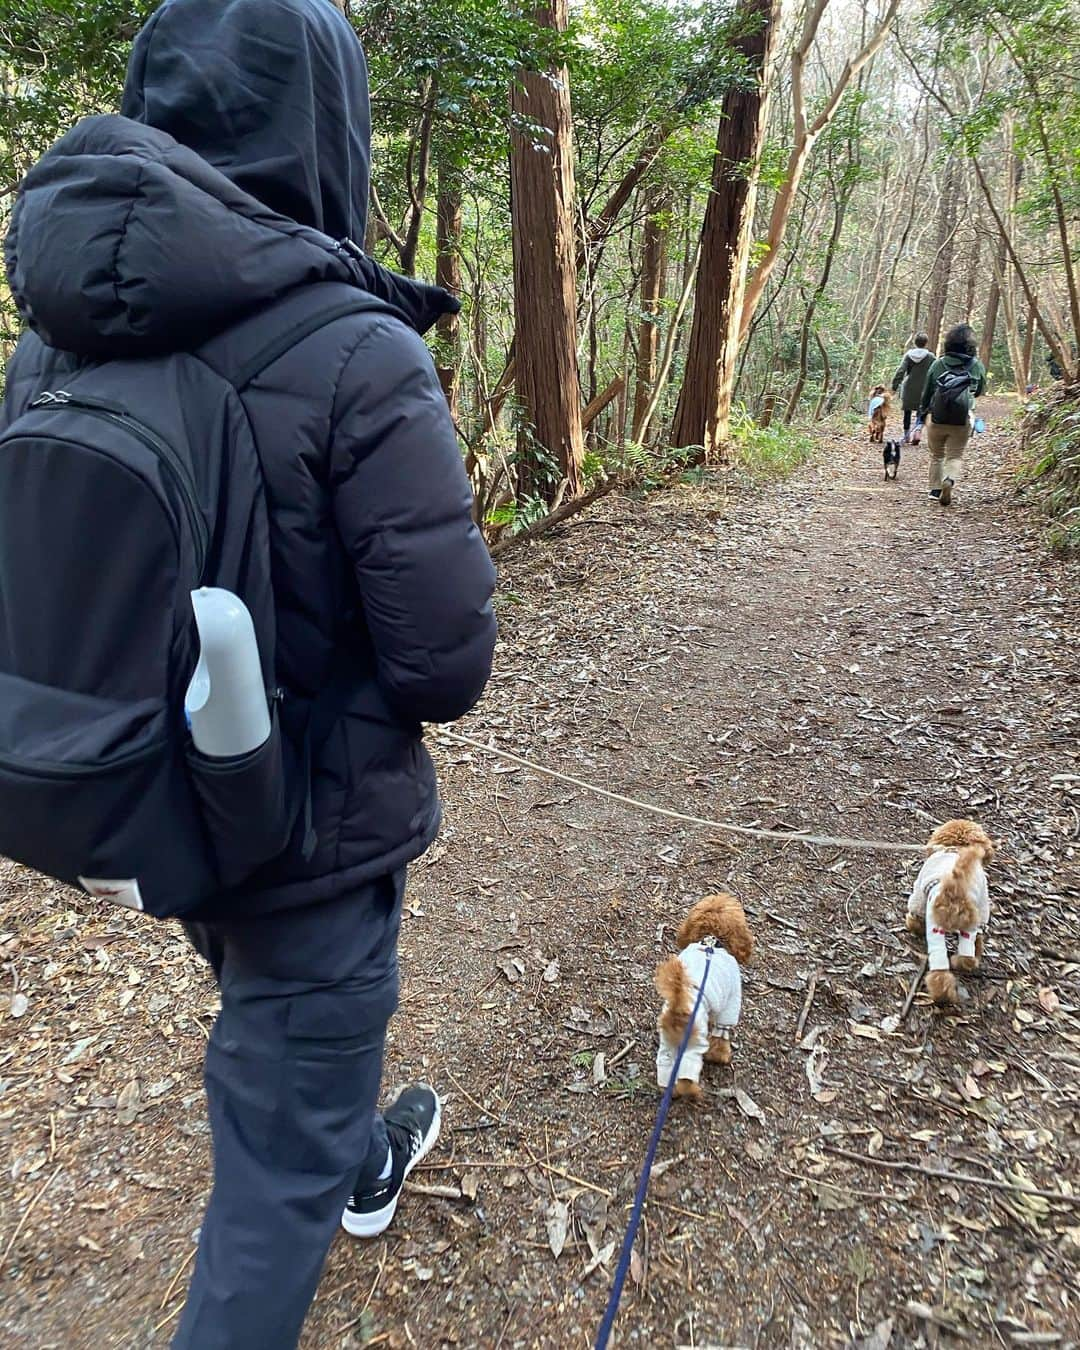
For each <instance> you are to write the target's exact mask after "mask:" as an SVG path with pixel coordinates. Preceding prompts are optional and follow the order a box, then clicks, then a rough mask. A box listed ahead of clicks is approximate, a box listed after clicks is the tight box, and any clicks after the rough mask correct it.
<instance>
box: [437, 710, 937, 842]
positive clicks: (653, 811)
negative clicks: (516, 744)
mask: <svg viewBox="0 0 1080 1350" xmlns="http://www.w3.org/2000/svg"><path fill="white" fill-rule="evenodd" d="M435 734H436V737H437V739H439V740H441V741H453V742H454V743H455V744H457V745H467V746H468V747H469V748H470V749H472V750H479V751H480V752H481V754H484V755H492V756H494V757H495V758H496V759H505V760H508V761H509V762H510V763H511V764H520V765H521V767H522V768H523V769H531V770H532V771H533V773H541V774H544V775H545V776H546V777H547V778H557V779H558V780H559V782H561V783H569V784H570V785H571V786H572V787H576V788H581V790H582V791H583V792H591V793H592V794H593V796H595V797H606V798H607V800H608V801H612V802H620V803H621V804H622V805H623V806H632V807H633V808H634V809H635V810H637V811H646V812H648V813H649V814H650V815H654V816H664V817H665V818H666V819H668V820H678V821H681V822H682V823H683V824H685V825H704V826H706V827H707V828H709V829H711V830H723V831H724V832H725V833H727V834H742V835H746V836H748V837H749V838H751V839H775V840H777V841H779V842H780V843H783V844H811V845H814V846H816V847H819V848H843V849H865V850H868V851H870V852H873V853H925V852H926V846H925V844H893V843H890V842H889V841H888V840H885V839H845V838H844V837H843V836H834V835H829V834H805V833H803V831H801V830H759V829H754V828H753V827H752V826H750V825H729V824H725V822H724V821H721V820H706V819H705V818H704V817H703V816H688V815H684V814H683V812H681V811H671V810H669V809H668V808H667V807H666V806H656V805H654V804H653V803H652V802H643V801H639V800H638V799H637V798H636V797H625V796H624V795H623V794H622V793H621V792H610V791H609V790H608V789H607V788H602V787H597V785H596V784H595V783H587V782H586V781H585V780H584V779H583V778H574V777H572V776H571V775H570V774H568V773H560V772H559V771H558V769H547V768H545V767H544V765H543V764H536V763H534V762H533V761H532V760H531V759H526V758H525V757H524V755H516V754H514V752H513V751H512V750H503V749H502V748H501V747H500V746H497V745H488V744H486V743H485V742H484V741H477V740H474V739H473V738H472V737H471V736H462V735H461V734H460V732H457V731H445V730H443V729H441V728H440V729H439V730H438V731H437V732H436V733H435Z"/></svg>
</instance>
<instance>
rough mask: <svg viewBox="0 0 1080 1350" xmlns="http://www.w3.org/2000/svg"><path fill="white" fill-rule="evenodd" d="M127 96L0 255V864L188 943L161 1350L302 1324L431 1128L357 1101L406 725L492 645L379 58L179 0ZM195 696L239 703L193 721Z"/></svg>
mask: <svg viewBox="0 0 1080 1350" xmlns="http://www.w3.org/2000/svg"><path fill="white" fill-rule="evenodd" d="M122 113H123V115H122V116H100V117H91V118H88V119H86V120H85V121H83V122H80V123H79V124H78V125H77V126H76V127H75V128H74V129H73V130H71V131H70V132H68V134H67V135H66V136H64V137H63V138H62V139H61V140H60V142H59V143H58V144H57V145H56V146H55V147H54V148H53V149H52V150H51V151H49V152H48V153H47V154H46V155H45V156H44V157H43V158H42V160H41V161H40V162H39V163H38V164H37V165H35V167H34V168H32V169H31V170H30V172H29V174H28V175H27V177H26V179H25V180H24V182H23V184H22V185H21V187H20V190H19V193H18V196H17V198H16V201H15V203H14V207H13V210H12V214H11V226H10V230H9V232H8V235H7V239H6V243H5V262H6V266H7V274H8V278H9V281H10V286H11V293H12V296H13V297H14V300H15V303H16V304H17V305H18V308H19V310H20V313H21V315H22V318H23V320H24V322H25V325H26V329H27V331H26V332H25V333H24V335H23V337H22V339H21V340H20V342H19V344H18V347H17V349H16V352H15V354H14V356H13V357H12V359H11V361H10V362H9V364H8V370H7V383H6V391H5V397H4V402H3V408H2V412H0V854H3V855H6V856H8V857H11V858H13V859H15V860H16V861H17V862H21V863H24V864H26V865H27V866H30V867H33V868H36V869H37V870H38V871H40V872H43V873H46V874H48V875H50V876H52V877H55V878H57V879H59V880H61V881H63V882H65V883H67V884H69V885H71V886H76V887H81V888H82V890H83V891H84V892H87V893H88V894H89V896H92V897H96V898H95V899H94V900H87V901H86V903H87V904H98V903H100V904H113V905H121V906H126V907H127V908H128V909H131V910H140V911H143V912H145V913H146V914H148V915H153V916H156V917H159V918H167V917H175V918H178V919H180V920H181V921H182V922H183V924H184V927H185V929H186V931H187V933H188V935H189V937H190V939H191V941H192V943H193V944H194V945H195V947H196V948H197V949H198V951H199V952H200V953H201V954H202V955H203V956H204V957H205V958H206V960H207V961H208V962H209V964H210V966H211V967H212V969H213V972H214V975H215V976H216V978H217V981H218V984H219V986H220V989H221V1012H220V1014H219V1016H218V1019H217V1021H216V1023H215V1025H214V1029H213V1033H212V1035H211V1037H210V1042H209V1045H208V1047H207V1053H206V1066H205V1082H206V1091H207V1098H208V1104H209V1116H210V1125H211V1133H212V1141H213V1153H214V1185H213V1190H212V1192H211V1195H210V1201H209V1205H208V1208H207V1211H206V1214H205V1217H204V1219H203V1222H202V1225H201V1229H200V1236H199V1245H198V1252H197V1256H196V1259H195V1263H194V1267H193V1273H192V1278H191V1285H190V1289H189V1292H188V1298H187V1302H186V1305H185V1307H184V1311H183V1314H182V1315H181V1318H180V1321H179V1324H178V1329H177V1331H176V1335H175V1339H174V1341H173V1345H174V1347H182V1348H183V1350H293V1347H295V1345H296V1344H297V1340H298V1338H299V1336H300V1330H301V1326H302V1324H303V1321H304V1318H305V1315H306V1312H307V1309H308V1306H309V1304H310V1302H311V1300H312V1298H313V1296H314V1293H315V1289H316V1285H317V1283H318V1279H319V1275H320V1272H321V1270H322V1266H323V1262H324V1260H325V1257H326V1253H327V1250H328V1248H329V1246H330V1241H331V1239H332V1237H333V1235H334V1233H335V1231H336V1229H337V1227H338V1225H339V1224H340V1225H341V1226H343V1227H344V1228H345V1229H346V1231H347V1232H349V1233H350V1234H352V1235H354V1236H357V1237H369V1238H370V1237H374V1236H376V1235H377V1234H379V1233H381V1232H383V1231H384V1230H385V1229H386V1228H387V1227H388V1225H389V1224H390V1222H391V1221H392V1219H393V1218H394V1214H395V1211H396V1209H397V1205H398V1201H399V1199H400V1198H401V1196H402V1193H403V1189H404V1183H405V1179H406V1177H407V1176H408V1174H409V1172H410V1171H411V1170H412V1168H413V1167H415V1166H416V1164H417V1163H418V1162H419V1161H420V1159H421V1158H422V1157H423V1156H424V1154H425V1153H426V1152H427V1151H428V1150H429V1149H430V1148H431V1147H432V1145H433V1144H434V1142H435V1140H436V1138H437V1136H438V1133H439V1125H440V1116H441V1107H440V1102H439V1098H438V1096H437V1095H436V1093H435V1091H434V1090H433V1089H432V1088H431V1087H428V1086H426V1085H424V1084H417V1085H414V1086H412V1087H409V1088H406V1089H404V1090H403V1091H402V1092H401V1093H400V1094H399V1095H398V1096H397V1097H396V1099H395V1100H394V1101H393V1102H392V1103H391V1104H390V1105H388V1106H387V1107H386V1108H385V1109H384V1110H383V1112H382V1113H381V1114H380V1113H379V1111H378V1097H379V1091H380V1081H381V1077H382V1067H383V1047H384V1042H385V1036H386V1028H387V1023H388V1021H389V1019H390V1017H391V1016H392V1014H393V1013H394V1011H395V1009H396V1007H397V1002H398V965H397V940H398V931H399V927H400V923H401V914H402V899H403V893H404V889H405V868H406V865H407V864H408V863H410V862H412V861H413V860H414V859H416V858H418V857H419V856H420V854H422V853H423V852H424V850H425V849H426V848H427V847H428V845H429V844H430V843H431V842H432V840H433V839H434V837H435V835H436V832H437V830H438V827H439V817H440V808H439V800H438V794H437V790H436V783H435V771H434V766H433V764H432V761H431V759H430V757H429V755H428V753H427V751H426V750H425V748H424V745H423V735H422V724H423V723H425V722H447V721H451V720H453V719H454V718H457V717H460V716H461V715H463V714H464V713H465V712H467V711H468V710H469V709H470V708H471V707H472V706H473V704H474V703H475V702H476V700H477V699H478V698H479V696H480V694H481V691H482V690H483V688H484V685H485V683H486V681H487V679H488V676H489V674H490V671H491V662H492V654H493V650H494V644H495V619H494V614H493V609H492V603H491V602H492V591H493V586H494V571H493V568H492V566H491V561H490V558H489V557H488V553H487V550H486V548H485V545H484V541H483V538H482V537H481V535H480V532H479V530H478V529H477V527H476V524H475V523H474V520H473V515H472V510H473V500H472V493H471V491H470V487H469V482H468V478H467V476H466V473H465V468H464V464H463V461H462V457H461V453H460V450H459V447H458V443H457V439H456V436H455V433H454V427H453V424H452V422H451V418H450V414H449V410H448V408H447V404H446V400H445V397H444V395H443V393H442V390H441V388H440V386H439V382H438V379H437V377H436V374H435V369H434V366H433V364H432V360H431V357H430V355H429V353H428V350H427V348H426V346H425V344H424V342H423V339H422V337H421V334H422V333H423V332H425V331H426V330H427V329H429V328H430V327H431V326H432V325H433V324H434V323H435V322H436V320H437V319H438V318H439V316H440V315H441V314H444V313H447V312H450V311H453V310H456V309H457V307H458V302H457V300H456V299H455V298H454V297H452V296H450V295H448V294H447V293H446V292H445V291H442V290H438V289H436V288H434V287H430V286H424V285H421V284H420V283H418V282H415V281H413V280H411V279H409V278H405V277H399V276H396V275H394V274H392V273H390V272H388V271H386V270H385V269H384V268H382V267H381V266H380V265H378V264H377V263H375V262H374V261H373V260H372V259H371V258H369V257H367V256H366V255H365V254H364V253H363V251H362V249H361V248H360V247H358V245H357V244H356V243H355V242H354V241H356V240H363V239H364V235H365V217H366V212H367V203H368V183H369V167H370V154H371V145H370V139H371V135H370V132H371V129H370V115H369V110H368V88H367V70H366V65H365V61H364V55H363V51H362V49H361V47H360V42H359V40H358V38H357V36H356V33H355V32H354V31H353V29H352V27H351V25H350V24H349V22H348V20H347V19H346V18H345V16H344V14H343V13H341V12H340V11H339V10H338V9H337V8H336V7H335V5H334V4H332V3H331V0H275V2H274V3H273V4H266V3H265V0H167V3H166V4H164V5H162V7H161V8H160V9H158V10H157V11H156V12H155V13H154V14H153V15H152V16H151V17H150V19H149V21H148V22H147V24H146V26H145V27H144V28H143V30H142V32H141V33H140V34H139V36H138V37H137V38H136V40H135V45H134V48H133V51H132V56H131V61H130V64H129V67H128V73H127V81H126V84H125V89H124V97H123V104H122ZM196 609H198V611H199V613H198V614H197V613H196ZM234 638H236V639H238V640H239V642H240V647H239V648H237V649H236V650H231V649H230V644H231V643H233V640H234ZM222 680H224V681H225V683H226V685H227V686H228V685H230V684H231V686H232V687H231V688H229V687H226V688H225V689H224V690H222V689H221V688H220V687H216V686H218V685H219V684H220V682H221V681H222ZM223 693H224V694H226V695H229V696H235V697H240V698H241V699H246V700H248V702H249V704H250V703H251V701H252V700H253V701H254V703H255V704H256V705H258V706H255V707H249V709H248V710H249V711H250V712H251V713H252V714H253V715H252V716H251V717H250V718H246V719H239V720H238V719H236V718H235V717H226V718H225V719H224V721H223V720H222V719H221V718H220V717H219V718H218V719H217V724H218V725H217V732H218V735H217V736H215V735H211V734H209V732H211V731H213V730H214V727H213V726H212V725H210V723H211V722H212V721H213V719H209V718H208V708H209V707H210V706H211V705H213V704H214V703H215V701H220V697H221V695H222V694H223ZM189 719H190V731H189ZM240 721H243V722H245V727H241V725H240ZM251 729H254V731H253V732H252V730H251ZM222 731H225V732H230V731H232V732H235V733H237V736H236V737H235V738H234V739H233V741H232V743H231V744H226V743H225V741H224V740H222V739H221V735H220V733H221V732H222ZM241 731H243V733H244V734H243V735H240V734H239V733H240V732H241ZM41 903H42V904H47V903H49V902H48V900H47V899H45V898H43V899H42V901H41ZM65 903H66V902H65ZM123 912H124V911H123V910H119V909H118V910H117V913H123ZM68 1184H70V1185H71V1186H72V1187H73V1188H74V1189H73V1192H72V1196H73V1198H72V1204H74V1203H75V1200H76V1199H77V1197H78V1192H79V1186H80V1184H81V1183H80V1179H79V1178H78V1177H77V1176H74V1177H71V1178H70V1180H69V1182H68ZM127 1330H130V1332H131V1334H130V1335H128V1334H126V1331H127ZM116 1335H117V1337H118V1341H117V1343H118V1344H119V1343H120V1342H123V1343H124V1344H128V1343H130V1342H131V1341H132V1340H133V1339H137V1337H136V1336H135V1329H134V1328H131V1329H125V1328H122V1327H117V1328H116Z"/></svg>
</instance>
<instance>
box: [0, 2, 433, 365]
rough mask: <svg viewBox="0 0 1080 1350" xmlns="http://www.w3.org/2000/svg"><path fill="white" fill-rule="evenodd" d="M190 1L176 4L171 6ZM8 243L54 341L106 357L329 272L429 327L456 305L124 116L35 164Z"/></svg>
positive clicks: (37, 317)
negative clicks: (287, 213) (274, 207)
mask: <svg viewBox="0 0 1080 1350" xmlns="http://www.w3.org/2000/svg"><path fill="white" fill-rule="evenodd" d="M318 3H319V4H320V5H325V6H326V8H327V9H331V8H332V7H331V6H330V4H329V0H318ZM189 7H192V6H190V5H189V3H188V0H173V3H171V4H169V5H166V7H165V10H166V11H167V10H172V9H174V8H175V9H177V10H181V9H187V8H189ZM239 7H242V5H241V4H238V5H235V6H234V5H229V6H226V8H228V9H230V10H231V9H233V8H239ZM162 12H164V11H162ZM4 253H5V261H6V264H7V271H8V278H9V281H10V284H11V290H12V294H13V296H14V298H15V301H16V304H17V305H18V307H19V309H20V311H21V312H22V314H23V316H24V317H25V319H26V321H27V323H28V324H29V326H30V327H31V328H32V329H33V330H34V331H35V332H36V333H37V334H38V336H39V337H41V338H42V340H43V341H44V342H46V343H47V344H48V345H49V346H52V347H59V348H61V349H63V350H65V351H70V352H75V353H77V354H78V355H80V356H83V357H90V358H94V359H109V358H111V357H117V356H150V355H154V354H156V353H159V352H167V351H182V350H185V349H190V348H191V347H194V346H197V345H198V344H199V343H201V342H204V341H206V340H207V339H208V338H210V337H212V336H213V335H214V333H216V332H219V331H220V330H222V329H223V328H226V327H228V326H229V325H230V324H232V323H235V322H237V321H238V320H239V319H241V318H243V317H244V316H245V315H246V314H249V313H251V312H253V311H254V310H257V309H259V308H262V307H264V306H265V305H267V304H269V303H270V302H271V301H273V300H275V299H277V298H278V297H279V296H281V295H283V294H285V293H286V292H287V291H290V290H292V289H294V288H295V287H297V286H303V285H307V284H311V283H313V282H319V281H345V282H351V283H352V284H354V285H356V286H358V287H360V288H362V289H364V290H366V291H368V292H370V293H371V294H373V295H376V296H378V297H379V298H380V299H383V300H386V301H388V302H389V303H390V304H392V305H394V306H395V307H396V308H397V309H398V310H400V311H401V315H402V318H403V319H405V321H406V322H408V323H410V324H411V325H412V326H413V327H415V328H416V329H417V330H418V331H420V332H425V331H426V330H427V329H428V328H430V327H431V325H432V324H433V323H434V322H435V320H436V319H437V318H438V317H439V316H440V315H441V314H444V313H448V312H453V311H454V310H456V309H457V308H458V302H457V301H456V300H455V299H453V298H452V297H451V296H450V295H448V294H447V293H446V292H445V291H443V290H440V289H438V288H436V287H434V286H424V285H422V284H420V283H418V282H415V281H412V280H411V279H409V278H407V277H399V276H397V275H395V274H394V273H392V272H389V271H387V270H386V269H385V268H383V267H381V266H380V265H379V264H378V263H376V262H374V261H373V260H372V259H370V258H367V257H365V256H364V255H363V254H361V253H360V251H359V250H358V249H356V248H355V246H354V245H350V244H348V243H347V242H340V243H339V242H337V241H336V240H335V239H333V238H331V237H330V236H329V235H327V234H324V233H323V232H322V231H320V230H317V229H314V228H312V227H311V226H309V225H306V224H304V223H298V222H297V221H296V219H295V218H290V217H288V216H285V215H282V214H280V213H279V212H277V211H274V210H272V209H271V208H270V207H269V206H267V205H266V204H264V203H263V202H261V201H259V200H257V199H256V198H255V197H253V196H251V195H250V194H249V193H248V192H246V191H244V190H243V189H242V188H241V187H240V186H239V185H238V184H237V183H235V182H234V181H233V180H232V179H231V178H230V177H228V176H226V175H225V174H224V173H223V172H221V171H220V170H219V169H217V168H214V167H213V166H212V165H211V164H210V163H209V162H208V161H207V160H206V159H204V158H203V157H201V156H200V155H199V154H197V153H196V152H195V151H194V150H192V149H190V148H188V147H187V146H184V145H180V144H178V143H177V141H176V140H175V139H174V138H173V137H172V136H171V135H169V134H168V133H167V132H164V131H160V130H157V129H155V128H151V127H149V126H144V125H141V124H140V123H138V122H134V121H131V120H130V119H128V118H124V117H92V118H88V119H86V120H85V121H83V122H80V123H79V124H78V125H77V126H76V127H75V128H74V129H73V130H72V131H70V132H68V134H67V135H66V136H64V137H63V138H62V139H61V140H60V141H58V142H57V144H56V145H55V146H53V148H52V149H51V150H50V151H49V152H48V153H47V154H46V155H45V156H44V157H43V158H42V159H41V160H40V161H39V162H38V163H37V164H36V165H35V167H34V168H33V169H31V170H30V172H29V174H28V175H27V176H26V178H25V180H24V182H23V184H22V187H21V189H20V192H19V196H18V199H17V200H16V203H15V207H14V209H13V212H12V220H11V227H10V229H9V231H8V235H7V239H6V241H5V248H4Z"/></svg>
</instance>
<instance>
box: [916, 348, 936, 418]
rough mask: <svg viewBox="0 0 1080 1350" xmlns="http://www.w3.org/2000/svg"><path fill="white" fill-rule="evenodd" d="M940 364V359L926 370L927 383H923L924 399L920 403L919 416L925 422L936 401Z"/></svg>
mask: <svg viewBox="0 0 1080 1350" xmlns="http://www.w3.org/2000/svg"><path fill="white" fill-rule="evenodd" d="M939 365H940V359H939V360H937V361H935V362H934V363H933V365H932V366H931V367H930V369H929V370H928V371H927V372H926V383H925V384H924V385H923V391H922V400H921V402H920V403H919V416H920V417H921V418H922V419H923V421H924V422H925V421H926V419H927V417H929V415H930V404H931V403H933V401H934V389H935V388H936V387H937V379H938V373H939V372H938V367H939Z"/></svg>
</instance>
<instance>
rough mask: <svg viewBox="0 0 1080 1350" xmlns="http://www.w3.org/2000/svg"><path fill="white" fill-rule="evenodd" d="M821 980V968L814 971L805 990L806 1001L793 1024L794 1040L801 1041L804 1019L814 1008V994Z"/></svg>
mask: <svg viewBox="0 0 1080 1350" xmlns="http://www.w3.org/2000/svg"><path fill="white" fill-rule="evenodd" d="M820 979H821V967H820V966H819V967H818V968H817V970H815V971H814V973H813V975H811V976H810V983H809V984H808V985H807V989H806V1001H805V1002H804V1003H803V1006H802V1012H801V1013H800V1014H799V1020H798V1021H797V1022H796V1023H795V1039H796V1041H801V1040H802V1038H803V1032H804V1031H805V1030H806V1019H807V1018H808V1017H809V1016H810V1009H811V1008H812V1007H813V1006H814V994H815V993H816V992H817V983H818V980H820Z"/></svg>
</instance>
